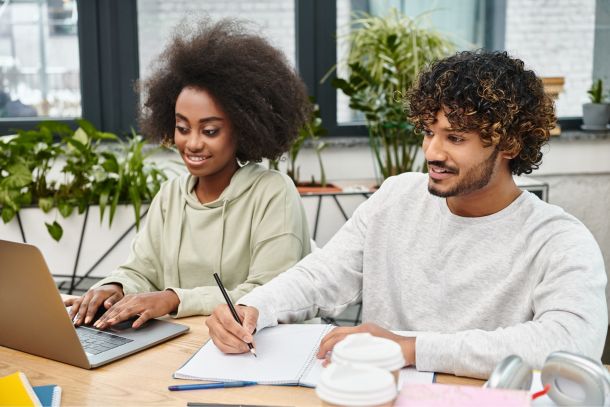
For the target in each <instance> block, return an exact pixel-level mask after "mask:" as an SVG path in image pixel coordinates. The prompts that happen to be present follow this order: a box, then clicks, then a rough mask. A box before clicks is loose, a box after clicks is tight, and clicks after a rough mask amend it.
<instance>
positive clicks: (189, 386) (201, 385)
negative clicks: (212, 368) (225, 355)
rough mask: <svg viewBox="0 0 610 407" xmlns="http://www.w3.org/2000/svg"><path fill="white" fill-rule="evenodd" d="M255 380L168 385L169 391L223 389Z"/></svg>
mask: <svg viewBox="0 0 610 407" xmlns="http://www.w3.org/2000/svg"><path fill="white" fill-rule="evenodd" d="M255 384H258V383H257V382H222V383H195V384H178V385H175V386H169V387H168V389H169V390H171V391H178V390H201V389H224V388H228V387H246V386H254V385H255Z"/></svg>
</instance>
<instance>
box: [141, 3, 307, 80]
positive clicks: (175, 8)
mask: <svg viewBox="0 0 610 407" xmlns="http://www.w3.org/2000/svg"><path fill="white" fill-rule="evenodd" d="M205 15H209V16H210V17H211V18H212V19H213V20H214V21H217V20H219V19H220V18H223V17H232V18H238V19H244V20H249V21H252V22H253V23H254V25H253V27H252V28H253V29H254V30H255V31H257V32H260V33H261V34H262V35H263V36H265V37H266V38H267V39H268V40H269V41H270V42H271V44H273V45H274V46H276V47H277V48H279V49H281V50H282V51H284V53H285V54H286V57H287V58H288V60H289V61H290V63H291V64H292V65H294V64H295V55H296V54H295V27H294V26H295V24H294V1H290V0H257V1H252V0H229V1H226V0H206V1H192V0H172V1H167V0H138V31H139V47H140V77H141V78H146V77H147V76H148V72H149V68H150V66H149V65H150V63H151V62H152V59H153V58H155V57H156V56H157V55H158V54H159V53H160V52H161V51H162V50H163V48H164V46H165V44H166V41H167V39H168V38H169V35H170V33H171V31H172V29H173V28H174V27H175V26H177V25H178V24H180V22H181V21H184V20H185V19H191V18H193V17H195V18H196V17H197V16H201V17H203V16H205Z"/></svg>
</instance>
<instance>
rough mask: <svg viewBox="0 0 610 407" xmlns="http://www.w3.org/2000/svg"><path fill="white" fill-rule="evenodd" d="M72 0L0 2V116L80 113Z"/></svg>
mask: <svg viewBox="0 0 610 407" xmlns="http://www.w3.org/2000/svg"><path fill="white" fill-rule="evenodd" d="M77 19H78V13H77V8H76V1H75V0H65V1H63V0H46V1H37V0H36V1H35V0H28V1H24V0H20V1H14V0H13V1H8V0H5V1H4V2H3V3H2V5H0V120H2V121H9V120H14V119H16V118H33V117H51V118H64V117H78V116H80V115H81V89H80V64H79V51H78V35H77Z"/></svg>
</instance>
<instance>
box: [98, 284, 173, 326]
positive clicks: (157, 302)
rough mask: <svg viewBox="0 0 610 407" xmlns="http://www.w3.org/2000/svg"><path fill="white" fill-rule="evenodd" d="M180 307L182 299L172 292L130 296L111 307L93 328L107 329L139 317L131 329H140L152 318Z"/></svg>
mask: <svg viewBox="0 0 610 407" xmlns="http://www.w3.org/2000/svg"><path fill="white" fill-rule="evenodd" d="M178 305H180V299H179V298H178V295H177V294H176V293H175V292H174V291H172V290H165V291H159V292H152V293H140V294H129V295H126V296H125V297H123V299H121V300H120V301H118V302H117V303H116V304H114V305H113V306H112V307H110V308H109V309H108V311H106V313H105V314H104V315H102V317H101V318H100V319H98V320H97V322H96V323H95V324H93V326H94V327H96V328H98V329H106V328H108V327H111V326H112V325H116V324H118V323H120V322H123V321H125V320H127V319H129V318H132V317H134V316H136V315H138V319H136V320H135V321H134V323H133V324H132V325H131V327H132V328H139V327H140V326H142V324H144V322H146V321H148V320H149V319H151V318H157V317H161V316H163V315H166V314H169V313H170V312H174V311H175V310H177V309H178Z"/></svg>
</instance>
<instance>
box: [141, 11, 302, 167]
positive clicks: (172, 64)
mask: <svg viewBox="0 0 610 407" xmlns="http://www.w3.org/2000/svg"><path fill="white" fill-rule="evenodd" d="M187 86H192V87H195V88H199V89H204V90H206V91H208V92H209V93H210V94H211V95H212V96H213V97H214V99H215V100H216V102H217V103H218V104H219V105H220V106H221V107H222V109H223V110H224V112H225V113H226V114H227V116H228V118H229V120H230V121H231V124H232V127H233V132H234V133H233V134H234V137H235V138H236V141H237V154H236V155H237V158H239V159H240V160H241V161H260V160H261V159H262V158H270V159H275V158H277V157H279V156H280V155H281V154H282V153H284V152H285V151H287V150H288V148H289V147H290V145H291V143H292V142H293V141H294V139H295V138H296V136H297V135H298V132H299V129H300V128H301V127H302V126H303V125H304V123H305V122H306V121H307V120H308V118H309V114H310V111H311V102H310V101H309V99H308V96H307V91H306V88H305V84H304V83H303V81H302V80H301V78H300V77H299V76H298V74H297V73H296V72H295V70H294V69H293V68H291V67H290V65H289V63H288V61H287V60H286V58H285V56H284V54H282V52H281V51H279V50H277V49H276V48H274V47H272V46H271V45H270V44H269V43H268V42H267V41H266V40H265V39H264V38H262V37H261V36H259V35H256V34H252V33H250V32H248V30H246V28H245V27H244V25H243V24H242V23H240V22H239V21H236V20H230V19H224V20H221V21H219V22H217V23H215V24H213V23H211V22H210V21H209V20H208V19H204V20H201V21H199V22H197V23H195V24H188V23H187V24H184V25H181V26H180V27H179V28H177V29H176V30H175V31H174V33H173V37H172V41H170V43H169V45H168V46H167V48H166V49H165V50H164V51H163V53H162V54H161V55H160V56H159V59H158V60H157V61H156V62H155V64H154V65H153V73H152V75H151V76H150V77H149V78H148V79H147V80H145V81H143V82H141V83H140V84H138V86H137V87H138V88H139V90H140V95H141V97H142V98H143V100H144V108H143V109H141V112H140V118H139V124H140V130H141V131H142V134H144V135H145V136H146V137H148V138H151V139H156V140H159V139H160V140H161V141H162V142H164V143H166V144H173V142H174V127H175V124H176V121H175V108H176V99H177V98H178V95H179V94H180V92H181V91H182V89H184V88H185V87H187Z"/></svg>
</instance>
